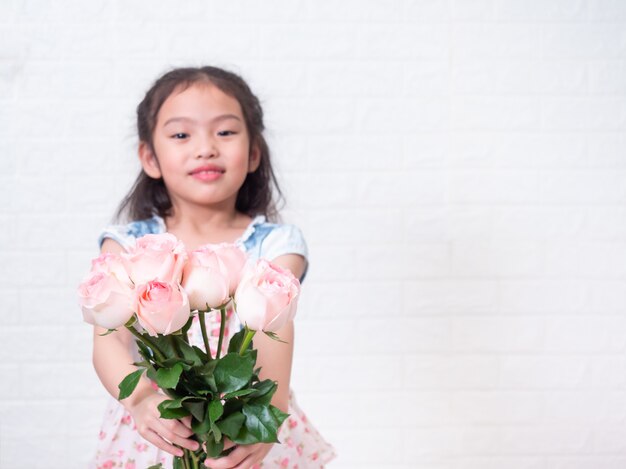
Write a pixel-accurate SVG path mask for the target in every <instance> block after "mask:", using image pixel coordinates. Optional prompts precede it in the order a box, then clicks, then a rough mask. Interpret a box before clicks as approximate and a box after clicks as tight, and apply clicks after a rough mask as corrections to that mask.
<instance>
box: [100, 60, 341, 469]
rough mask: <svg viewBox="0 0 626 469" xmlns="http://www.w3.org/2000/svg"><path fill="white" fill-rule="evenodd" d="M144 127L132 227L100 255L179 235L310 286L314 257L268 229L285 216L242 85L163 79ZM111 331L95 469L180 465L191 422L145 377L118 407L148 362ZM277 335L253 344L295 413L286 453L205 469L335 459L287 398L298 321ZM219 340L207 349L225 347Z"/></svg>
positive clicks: (284, 430) (282, 435)
mask: <svg viewBox="0 0 626 469" xmlns="http://www.w3.org/2000/svg"><path fill="white" fill-rule="evenodd" d="M137 127H138V133H139V160H140V162H141V165H142V168H143V169H142V171H141V172H140V174H139V176H138V178H137V180H136V181H135V184H134V186H133V188H132V189H131V191H130V192H129V194H128V195H127V196H126V197H125V198H124V200H123V201H122V203H121V204H120V207H119V208H118V211H117V217H118V219H119V218H120V217H121V216H122V214H124V213H125V214H126V215H127V217H128V219H129V220H132V221H131V223H129V224H127V225H111V226H108V227H107V228H106V229H105V230H104V232H103V233H102V234H101V235H100V239H99V242H100V246H101V250H102V252H114V253H119V252H122V251H124V250H125V249H127V248H128V247H129V246H132V245H133V244H134V243H135V240H136V239H137V238H139V237H141V236H143V235H145V234H147V233H163V232H169V233H172V234H174V235H175V236H176V237H178V238H179V239H180V240H181V241H182V242H183V243H184V244H185V246H186V247H187V249H189V250H193V249H196V248H198V247H199V246H201V245H203V244H207V243H219V242H231V243H236V244H237V245H238V246H239V247H240V248H241V249H242V250H244V251H245V252H247V253H248V254H249V256H250V257H252V258H258V257H264V258H267V259H270V260H272V261H273V262H274V263H276V264H278V265H280V266H283V267H286V268H288V269H290V270H291V271H292V272H293V273H294V275H295V276H296V277H299V278H300V279H301V280H302V279H303V278H304V275H305V273H306V270H307V247H306V244H305V241H304V239H303V237H302V234H301V232H300V230H299V229H298V228H297V227H295V226H293V225H284V224H279V223H272V222H270V221H275V220H276V216H277V213H276V207H275V204H274V201H273V197H272V187H273V186H274V187H275V188H276V190H277V192H278V194H280V190H279V189H278V185H277V184H276V179H275V176H274V173H273V170H272V166H271V162H270V152H269V149H268V146H267V143H266V142H265V139H264V137H263V134H262V132H263V129H264V125H263V111H262V109H261V106H260V104H259V101H258V99H257V97H256V96H255V95H254V94H253V93H252V92H251V91H250V89H249V87H248V86H247V84H246V83H245V82H244V81H243V80H242V79H241V78H240V77H239V76H237V75H235V74H233V73H231V72H228V71H225V70H222V69H219V68H215V67H202V68H181V69H175V70H173V71H171V72H169V73H167V74H165V75H164V76H162V77H161V78H159V79H158V80H157V81H156V82H155V83H154V85H153V86H152V88H151V89H150V90H149V91H148V92H147V94H146V96H145V98H144V99H143V101H142V102H141V103H140V104H139V106H138V108H137ZM127 221H128V220H127ZM209 321H210V324H207V326H208V329H209V330H211V331H212V332H213V334H214V335H217V334H218V333H219V327H220V324H219V321H220V318H219V315H207V322H209ZM226 321H227V323H226V327H227V335H228V336H229V337H230V336H232V335H233V334H234V333H235V332H237V330H238V329H239V327H240V325H239V324H238V322H237V318H236V315H235V314H232V311H230V312H229V314H228V315H227V319H226ZM198 330H199V324H198V322H197V318H196V319H195V322H194V324H193V326H192V328H191V331H190V340H191V341H192V342H194V343H195V344H196V345H198V346H200V347H202V340H201V339H199V337H200V334H199V332H198ZM103 332H104V330H103V329H101V328H98V327H96V328H95V330H94V348H93V363H94V367H95V369H96V372H97V374H98V376H99V377H100V380H101V381H102V384H103V385H104V387H105V388H106V389H107V391H108V392H109V393H110V394H111V396H112V397H111V400H110V402H109V404H108V408H107V410H106V413H105V419H104V424H103V427H102V430H101V432H100V437H99V443H98V448H97V453H96V458H95V461H94V462H93V464H92V466H91V467H95V468H112V467H122V468H125V469H129V468H136V469H146V468H148V467H149V466H151V465H154V464H158V463H162V464H163V466H164V467H166V468H167V467H171V466H172V455H182V450H181V449H180V447H184V448H189V449H191V450H195V449H197V448H198V446H197V445H198V443H197V442H195V441H194V440H193V439H191V438H190V437H191V436H192V432H191V430H190V423H189V420H188V419H182V420H167V419H161V418H160V417H159V412H158V410H157V405H158V404H159V403H160V402H161V401H162V400H164V399H165V398H166V397H165V396H164V395H163V394H162V393H159V392H158V390H156V389H155V388H154V387H153V385H152V383H151V382H150V381H149V380H147V379H145V378H144V381H142V382H140V384H139V385H138V386H137V388H136V389H135V391H134V392H133V394H132V395H131V396H130V397H128V398H127V399H124V400H123V401H121V402H120V401H118V400H117V399H116V396H117V394H118V388H117V386H118V384H119V383H120V381H121V380H122V379H123V378H124V377H125V376H126V375H127V374H128V373H130V372H131V371H133V370H134V369H135V368H134V366H133V365H132V363H133V362H135V361H137V358H138V355H137V351H136V346H135V344H134V341H133V338H132V336H131V335H130V333H129V332H128V331H126V330H125V329H124V328H120V329H119V330H118V331H117V332H116V333H114V334H110V335H106V336H101V335H100V334H102V333H103ZM278 335H279V337H280V338H281V339H282V340H284V341H286V342H287V343H286V344H285V343H280V342H276V341H273V340H271V339H269V338H268V337H266V336H265V335H264V334H257V335H256V337H255V339H254V346H255V348H257V349H258V362H257V364H258V366H261V367H262V371H261V375H260V376H261V379H266V378H270V379H272V380H275V381H277V382H278V390H277V391H276V394H275V395H274V398H273V400H272V404H273V405H275V406H276V407H278V408H280V409H281V410H283V411H284V412H288V413H289V414H290V417H289V418H288V419H287V420H286V421H285V422H284V423H283V425H282V426H281V428H280V432H279V434H278V437H279V440H280V441H281V444H255V445H240V446H236V447H235V449H234V450H233V451H232V452H231V453H230V454H229V455H228V456H227V457H223V458H219V459H208V460H207V461H206V463H205V464H206V465H207V467H210V468H212V469H226V468H237V469H249V468H259V467H264V468H300V469H307V468H320V467H323V465H324V464H325V463H326V462H328V461H329V460H330V459H332V458H333V457H334V452H333V448H332V447H331V446H330V445H329V444H328V443H326V442H325V441H324V440H323V438H322V437H321V436H320V434H319V433H318V432H317V431H316V430H315V428H314V427H313V426H312V425H311V424H310V423H309V422H308V421H307V418H306V416H305V415H304V413H303V412H302V411H301V410H300V408H299V407H298V406H297V404H296V402H295V399H294V396H293V394H292V393H291V391H290V388H289V381H290V374H291V363H292V354H293V341H294V328H293V323H289V324H288V325H286V326H285V327H284V328H283V329H282V330H280V331H278ZM216 342H217V341H215V342H211V341H210V344H209V346H210V347H217V344H216ZM225 342H226V341H225ZM212 353H213V354H215V350H213V352H212ZM230 446H233V445H232V443H230V442H227V445H226V446H225V447H226V448H228V447H230Z"/></svg>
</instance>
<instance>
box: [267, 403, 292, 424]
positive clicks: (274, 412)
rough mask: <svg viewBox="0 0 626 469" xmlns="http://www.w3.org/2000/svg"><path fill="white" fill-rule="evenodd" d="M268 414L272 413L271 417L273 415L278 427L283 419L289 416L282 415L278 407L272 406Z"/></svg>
mask: <svg viewBox="0 0 626 469" xmlns="http://www.w3.org/2000/svg"><path fill="white" fill-rule="evenodd" d="M270 412H271V413H272V415H274V418H275V419H276V423H277V424H278V426H279V427H280V426H281V425H282V423H283V422H284V421H285V419H286V418H287V417H289V414H286V413H284V412H283V411H282V410H280V409H279V408H278V407H276V406H273V405H271V406H270Z"/></svg>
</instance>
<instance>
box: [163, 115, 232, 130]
mask: <svg viewBox="0 0 626 469" xmlns="http://www.w3.org/2000/svg"><path fill="white" fill-rule="evenodd" d="M226 119H236V120H238V121H241V119H240V118H239V117H238V116H236V115H235V114H221V115H219V116H216V117H214V118H213V119H211V120H210V121H209V122H218V121H223V120H226ZM172 122H191V123H192V124H195V123H196V121H195V120H194V119H191V118H189V117H171V118H170V119H168V120H166V121H165V122H164V123H163V127H165V126H166V125H167V124H170V123H172Z"/></svg>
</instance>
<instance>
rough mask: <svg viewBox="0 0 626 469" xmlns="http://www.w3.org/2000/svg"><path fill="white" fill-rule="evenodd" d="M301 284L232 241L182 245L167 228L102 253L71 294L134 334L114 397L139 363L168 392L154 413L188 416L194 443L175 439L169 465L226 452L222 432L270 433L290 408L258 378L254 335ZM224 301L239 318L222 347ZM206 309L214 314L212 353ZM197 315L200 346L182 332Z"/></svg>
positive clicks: (270, 324)
mask: <svg viewBox="0 0 626 469" xmlns="http://www.w3.org/2000/svg"><path fill="white" fill-rule="evenodd" d="M299 290H300V283H299V282H298V280H297V279H296V278H295V277H294V276H293V274H292V273H291V272H290V271H288V270H284V269H281V268H280V267H278V266H276V265H274V264H272V263H271V262H268V261H267V260H264V259H259V260H258V261H256V262H251V261H247V259H246V256H245V254H244V253H243V252H242V251H241V250H240V249H239V248H237V247H236V246H235V245H232V244H225V243H223V244H219V245H206V246H203V247H201V248H199V249H197V250H195V251H192V252H188V251H186V250H185V247H184V246H183V244H182V243H181V242H180V241H179V240H178V239H177V238H176V237H175V236H173V235H171V234H167V233H165V234H157V235H145V236H143V237H141V238H139V239H138V240H137V243H136V245H135V247H134V248H133V249H131V250H130V251H129V252H125V253H122V254H121V255H116V254H111V253H103V254H101V255H100V256H99V257H97V258H96V259H94V260H93V261H92V267H91V271H90V272H89V274H88V275H87V276H86V278H85V279H84V280H83V282H82V283H81V284H80V285H79V287H78V295H79V303H80V306H81V309H82V311H83V317H84V319H85V321H86V322H88V323H90V324H94V325H99V326H101V327H103V328H105V329H107V332H106V334H109V333H112V332H115V330H116V329H117V328H119V327H125V328H126V329H128V330H129V331H130V332H131V333H132V334H133V335H134V336H135V338H136V343H137V347H138V351H139V355H140V356H141V358H142V360H141V361H138V362H136V363H134V365H135V366H137V370H136V371H134V372H132V373H130V374H129V375H128V376H126V378H124V379H123V380H122V382H121V383H120V384H119V396H118V399H120V400H122V399H125V398H127V397H128V396H130V395H131V394H132V392H133V390H134V389H135V387H136V386H137V384H138V382H139V380H140V379H141V376H142V375H143V374H144V373H145V374H146V375H147V377H148V378H149V379H151V380H152V381H153V382H155V383H156V385H157V386H158V387H159V388H160V389H161V390H162V392H163V393H165V394H166V395H167V396H168V397H169V399H166V400H164V401H163V402H162V403H161V404H160V405H159V412H160V414H161V417H162V418H166V419H178V418H183V417H187V416H190V417H191V428H192V430H193V432H194V438H195V439H196V440H197V441H198V442H199V443H200V449H198V450H197V451H190V450H187V449H184V448H183V451H184V455H183V457H180V458H179V457H175V458H174V468H175V469H176V468H186V469H191V468H194V469H196V468H197V469H202V468H205V466H204V465H203V463H202V461H204V459H206V457H207V456H208V457H217V456H219V455H221V454H223V453H224V452H223V448H224V437H228V438H229V439H230V440H232V441H233V442H234V443H235V444H252V443H260V442H263V443H273V442H278V438H277V433H278V428H279V427H280V425H281V424H282V422H283V421H284V420H285V419H286V418H287V416H288V415H287V414H285V413H284V412H282V411H281V410H279V409H278V408H276V407H274V406H273V405H271V404H270V402H271V399H272V396H273V395H274V393H275V391H276V388H277V383H276V382H275V381H272V380H269V379H265V380H263V381H261V380H260V379H259V372H260V368H256V358H257V351H256V350H255V349H254V348H253V344H252V338H253V336H254V334H255V333H256V332H257V331H263V332H264V333H265V334H267V335H268V336H270V337H271V338H273V339H275V340H280V339H279V338H278V337H277V336H276V334H275V331H277V330H279V329H280V328H281V327H282V326H283V325H285V324H286V323H287V322H288V321H289V320H290V319H292V318H293V316H294V315H295V312H296V304H297V299H298V295H299ZM227 307H232V308H233V309H234V311H235V312H236V314H237V315H238V317H239V319H240V322H241V324H243V325H244V327H243V328H242V329H241V330H240V331H239V332H237V333H236V334H235V335H234V336H233V337H232V338H231V339H230V342H229V343H228V348H227V353H226V354H225V355H224V356H222V348H223V347H222V345H223V341H224V329H225V322H226V308H227ZM207 314H219V315H220V318H221V322H220V333H219V338H218V345H217V349H216V353H215V356H212V352H211V348H210V346H209V338H208V335H207V330H206V325H205V316H206V315H207ZM196 316H197V317H198V319H197V321H198V322H199V323H200V328H201V335H202V342H203V345H204V349H203V348H202V347H198V346H196V345H193V344H192V343H190V340H189V336H188V332H189V330H190V328H191V327H192V325H193V321H194V318H195V317H196ZM154 467H155V468H156V467H160V465H158V466H154Z"/></svg>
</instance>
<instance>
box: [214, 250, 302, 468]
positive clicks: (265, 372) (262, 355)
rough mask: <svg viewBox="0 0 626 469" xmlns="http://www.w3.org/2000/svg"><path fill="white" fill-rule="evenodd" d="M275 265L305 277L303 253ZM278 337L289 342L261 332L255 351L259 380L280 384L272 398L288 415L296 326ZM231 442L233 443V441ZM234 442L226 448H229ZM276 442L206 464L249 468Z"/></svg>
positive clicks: (241, 448) (243, 448) (239, 449)
mask: <svg viewBox="0 0 626 469" xmlns="http://www.w3.org/2000/svg"><path fill="white" fill-rule="evenodd" d="M272 262H273V263H274V264H277V265H279V266H280V267H284V268H286V269H289V270H291V272H292V273H293V274H294V275H295V276H296V278H301V277H302V274H303V273H304V268H305V266H306V261H305V259H304V257H302V256H300V255H299V254H286V255H283V256H279V257H277V258H276V259H274V260H273V261H272ZM276 334H277V335H278V337H279V338H280V339H281V340H283V341H285V342H287V343H286V344H285V343H282V342H278V341H276V340H272V339H270V338H269V337H268V336H266V335H265V334H263V333H262V332H257V333H256V334H255V336H254V339H253V344H254V348H255V349H257V351H258V352H257V367H259V366H260V367H262V369H261V373H260V375H259V378H260V379H261V380H263V379H271V380H274V381H277V382H278V389H277V390H276V392H275V393H274V396H273V397H272V405H274V406H276V407H278V408H279V409H280V410H282V411H283V412H287V408H288V404H289V384H290V382H291V363H292V360H293V341H294V326H293V321H289V322H288V323H287V324H286V325H285V326H284V327H283V328H282V329H280V330H278V331H277V332H276ZM229 443H230V442H229ZM230 446H232V443H230V444H228V445H226V446H225V448H228V447H230ZM272 446H273V443H257V444H253V445H241V446H238V447H237V448H235V450H234V451H233V452H232V453H230V454H229V455H228V456H226V457H223V458H219V459H207V460H206V463H205V464H206V465H208V466H209V467H211V469H230V468H232V467H237V469H249V468H251V467H252V466H253V465H254V464H256V463H259V462H261V461H262V460H263V458H265V456H266V455H267V453H269V451H270V449H272Z"/></svg>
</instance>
